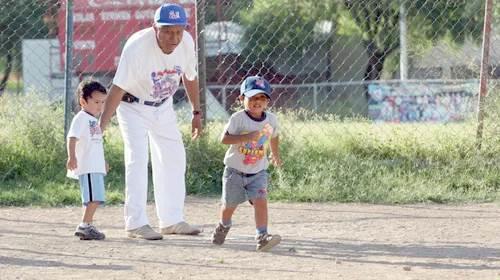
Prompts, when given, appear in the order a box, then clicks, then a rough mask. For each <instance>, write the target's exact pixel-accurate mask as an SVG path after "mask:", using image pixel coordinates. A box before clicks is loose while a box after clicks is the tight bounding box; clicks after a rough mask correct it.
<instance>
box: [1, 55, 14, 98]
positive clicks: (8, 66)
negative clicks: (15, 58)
mask: <svg viewBox="0 0 500 280" xmlns="http://www.w3.org/2000/svg"><path fill="white" fill-rule="evenodd" d="M5 62H6V63H5V69H4V71H3V78H2V80H1V81H0V96H2V95H3V93H4V91H5V88H6V87H7V81H8V80H9V76H10V72H11V71H12V54H11V53H10V52H7V54H6V55H5Z"/></svg>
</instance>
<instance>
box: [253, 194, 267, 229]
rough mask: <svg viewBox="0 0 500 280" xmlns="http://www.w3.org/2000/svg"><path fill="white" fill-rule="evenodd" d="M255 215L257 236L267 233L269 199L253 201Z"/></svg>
mask: <svg viewBox="0 0 500 280" xmlns="http://www.w3.org/2000/svg"><path fill="white" fill-rule="evenodd" d="M252 203H253V208H254V214H255V227H256V228H257V234H260V233H266V232H267V199H265V198H256V199H253V200H252Z"/></svg>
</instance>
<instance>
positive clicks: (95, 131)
mask: <svg viewBox="0 0 500 280" xmlns="http://www.w3.org/2000/svg"><path fill="white" fill-rule="evenodd" d="M89 130H90V137H91V138H92V137H94V135H99V134H102V132H101V127H100V126H99V125H97V121H94V120H89Z"/></svg>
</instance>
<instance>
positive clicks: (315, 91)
mask: <svg viewBox="0 0 500 280" xmlns="http://www.w3.org/2000/svg"><path fill="white" fill-rule="evenodd" d="M313 106H314V111H316V112H317V111H318V86H317V85H316V84H314V86H313Z"/></svg>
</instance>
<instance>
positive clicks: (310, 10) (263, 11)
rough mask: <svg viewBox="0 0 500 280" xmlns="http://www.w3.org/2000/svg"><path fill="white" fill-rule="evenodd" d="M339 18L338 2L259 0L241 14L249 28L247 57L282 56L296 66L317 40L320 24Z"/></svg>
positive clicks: (259, 59)
mask: <svg viewBox="0 0 500 280" xmlns="http://www.w3.org/2000/svg"><path fill="white" fill-rule="evenodd" d="M335 17H336V3H335V2H334V1H330V0H324V1H318V0H302V1H297V0H275V1H267V0H255V1H254V3H253V6H252V7H251V9H250V10H248V11H245V12H244V13H242V15H241V18H242V23H243V25H244V26H245V27H246V32H245V34H244V39H243V41H244V42H245V48H244V51H243V54H244V56H245V57H246V59H247V61H249V62H252V61H263V62H264V63H269V62H270V61H272V59H273V58H275V57H282V58H284V60H285V61H284V62H285V63H290V64H293V63H295V61H298V60H299V59H300V58H301V57H303V53H304V51H306V50H309V49H310V48H311V45H312V43H313V42H314V41H315V40H316V38H315V36H316V34H315V27H316V26H317V23H318V22H320V21H327V22H333V21H334V20H335Z"/></svg>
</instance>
